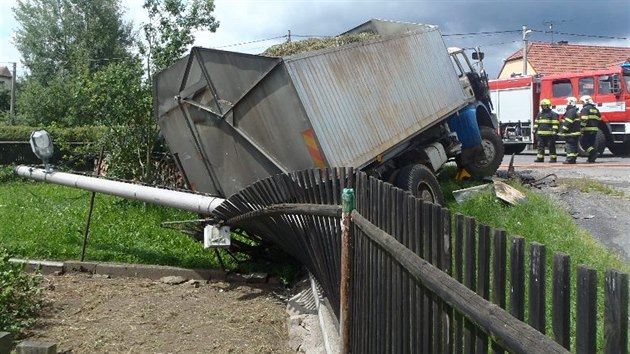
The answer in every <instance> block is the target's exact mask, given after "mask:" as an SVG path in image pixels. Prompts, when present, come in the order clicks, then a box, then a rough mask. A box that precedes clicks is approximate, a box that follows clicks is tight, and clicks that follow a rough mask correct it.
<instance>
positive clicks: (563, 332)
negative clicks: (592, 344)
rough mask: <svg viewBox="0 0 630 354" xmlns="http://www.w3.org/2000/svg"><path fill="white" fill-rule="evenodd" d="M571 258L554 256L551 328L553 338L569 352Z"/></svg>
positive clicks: (562, 254) (560, 254) (559, 255)
mask: <svg viewBox="0 0 630 354" xmlns="http://www.w3.org/2000/svg"><path fill="white" fill-rule="evenodd" d="M569 260H570V258H569V256H568V255H566V254H564V253H558V252H556V253H554V254H553V289H552V293H553V299H552V306H551V308H552V313H551V327H552V328H553V337H554V339H555V340H556V342H558V343H560V344H561V345H562V346H563V347H565V348H567V350H570V349H571V306H570V304H571V286H570V285H571V273H570V272H571V268H570V264H569Z"/></svg>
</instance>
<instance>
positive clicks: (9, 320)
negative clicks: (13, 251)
mask: <svg viewBox="0 0 630 354" xmlns="http://www.w3.org/2000/svg"><path fill="white" fill-rule="evenodd" d="M23 270H24V266H23V265H20V264H15V263H11V262H9V255H8V254H7V252H6V251H5V250H0V330H3V331H7V332H10V333H11V334H13V335H14V336H15V335H19V334H21V332H22V331H23V330H24V329H26V328H28V327H30V326H32V325H33V324H34V323H35V321H36V317H35V316H36V315H37V314H38V312H39V310H40V309H41V307H42V304H43V300H42V298H41V289H40V288H39V284H40V282H41V278H40V277H39V276H37V275H36V276H33V275H30V274H26V273H24V272H23Z"/></svg>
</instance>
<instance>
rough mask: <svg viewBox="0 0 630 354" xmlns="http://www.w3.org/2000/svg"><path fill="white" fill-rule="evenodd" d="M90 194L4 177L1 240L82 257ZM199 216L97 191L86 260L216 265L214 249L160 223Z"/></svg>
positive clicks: (39, 254)
mask: <svg viewBox="0 0 630 354" xmlns="http://www.w3.org/2000/svg"><path fill="white" fill-rule="evenodd" d="M90 195H91V193H90V192H86V191H83V190H78V189H73V188H68V187H63V186H57V185H51V184H45V183H41V182H32V181H10V182H6V181H5V182H4V183H2V184H0V244H1V245H3V247H5V248H6V249H7V250H8V251H9V252H10V253H11V255H12V256H14V257H24V258H35V259H48V260H72V259H75V260H76V259H79V258H80V255H81V249H82V243H83V234H84V231H85V225H86V220H87V214H88V207H89V200H90ZM196 218H197V215H194V214H192V213H187V212H182V211H179V210H174V209H171V208H164V207H159V206H153V205H145V204H143V203H140V202H136V201H127V200H122V199H120V198H117V197H112V196H107V195H102V194H97V195H96V199H95V203H94V211H93V214H92V222H91V228H90V235H89V240H88V246H87V250H86V260H91V261H111V262H124V263H142V264H159V265H171V266H180V267H187V268H218V266H219V262H218V259H217V256H216V254H215V253H214V252H213V251H212V250H206V249H204V248H203V245H202V244H201V243H199V242H196V241H195V240H193V239H192V238H190V237H188V236H186V235H184V234H182V233H180V232H177V231H174V230H168V229H164V228H161V227H160V226H159V225H160V223H161V222H163V221H172V220H192V219H196ZM226 261H229V259H226ZM228 266H230V267H232V268H233V267H234V264H231V263H228Z"/></svg>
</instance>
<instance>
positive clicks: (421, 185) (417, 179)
mask: <svg viewBox="0 0 630 354" xmlns="http://www.w3.org/2000/svg"><path fill="white" fill-rule="evenodd" d="M396 186H397V187H399V188H402V189H404V190H407V191H409V192H411V194H413V195H414V196H415V197H416V198H419V199H422V200H424V201H428V202H431V203H433V204H438V205H443V204H444V193H443V192H442V188H441V187H440V183H439V182H438V180H437V178H436V177H435V174H433V172H432V171H431V170H430V169H429V168H428V167H426V166H424V165H420V164H416V165H408V166H405V167H403V168H402V169H401V170H400V172H399V173H398V176H397V178H396Z"/></svg>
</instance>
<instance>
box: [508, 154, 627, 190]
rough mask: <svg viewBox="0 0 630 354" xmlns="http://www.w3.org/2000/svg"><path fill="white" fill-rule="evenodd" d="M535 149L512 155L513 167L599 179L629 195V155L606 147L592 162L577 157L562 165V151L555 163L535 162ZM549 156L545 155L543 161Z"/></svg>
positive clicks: (543, 172)
mask: <svg viewBox="0 0 630 354" xmlns="http://www.w3.org/2000/svg"><path fill="white" fill-rule="evenodd" d="M535 159H536V151H535V150H526V151H525V152H523V153H521V154H519V155H514V168H515V169H516V170H517V171H518V170H521V171H522V170H532V171H536V172H537V174H545V173H554V174H556V176H558V178H588V179H592V180H595V181H599V182H601V183H603V184H606V185H608V186H611V187H614V188H617V189H620V190H623V191H624V193H626V194H627V195H628V196H630V157H617V156H613V155H612V154H611V153H610V151H608V149H606V151H604V154H603V156H600V157H599V158H598V159H597V161H596V162H595V163H593V164H589V163H586V158H584V157H580V158H578V163H577V164H575V165H563V164H562V162H563V161H564V159H565V157H564V152H562V150H561V151H560V154H559V156H558V162H556V163H548V162H544V163H535V162H534V160H535ZM548 160H549V158H548V157H546V158H545V161H548ZM509 162H510V156H505V157H504V158H503V163H502V165H501V167H500V168H501V169H507V167H508V164H509Z"/></svg>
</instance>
